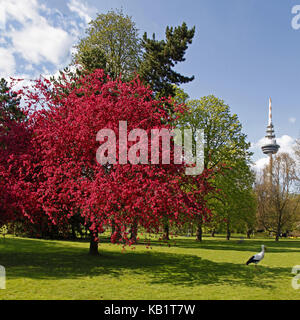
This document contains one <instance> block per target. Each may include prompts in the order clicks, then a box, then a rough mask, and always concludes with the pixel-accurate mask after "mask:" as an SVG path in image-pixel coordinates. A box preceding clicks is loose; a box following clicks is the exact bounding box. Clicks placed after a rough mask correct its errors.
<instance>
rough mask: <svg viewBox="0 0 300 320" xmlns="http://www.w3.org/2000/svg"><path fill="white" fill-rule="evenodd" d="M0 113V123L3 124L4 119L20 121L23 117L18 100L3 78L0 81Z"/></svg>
mask: <svg viewBox="0 0 300 320" xmlns="http://www.w3.org/2000/svg"><path fill="white" fill-rule="evenodd" d="M0 111H1V112H0V123H1V122H2V123H3V120H4V118H8V119H10V120H14V121H20V120H22V119H24V117H25V115H24V112H23V111H22V110H21V109H20V98H19V97H18V95H17V93H15V92H13V91H12V90H11V89H10V88H9V86H8V83H7V81H6V80H5V79H4V78H2V79H0Z"/></svg>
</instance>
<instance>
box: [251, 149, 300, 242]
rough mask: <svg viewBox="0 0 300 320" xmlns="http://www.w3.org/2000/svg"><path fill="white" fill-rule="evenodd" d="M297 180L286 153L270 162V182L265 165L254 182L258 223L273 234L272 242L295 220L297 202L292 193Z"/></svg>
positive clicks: (292, 163) (268, 169) (295, 195)
mask: <svg viewBox="0 0 300 320" xmlns="http://www.w3.org/2000/svg"><path fill="white" fill-rule="evenodd" d="M298 181H299V177H298V175H297V168H296V162H295V160H294V159H293V158H292V157H291V156H290V155H289V154H287V153H279V154H277V155H276V157H275V159H274V161H273V167H272V179H270V165H268V166H266V167H265V168H264V171H263V175H262V177H261V179H260V180H259V181H258V182H257V183H256V187H255V190H256V195H257V204H258V219H259V222H260V223H261V225H262V226H263V227H264V228H265V230H267V231H269V232H270V233H272V234H274V235H275V240H276V241H278V240H279V238H280V235H281V233H282V232H285V231H287V230H288V229H289V228H290V227H291V226H292V225H293V223H294V222H295V221H296V220H297V211H298V209H299V201H300V198H299V196H298V195H297V194H296V184H297V182H298Z"/></svg>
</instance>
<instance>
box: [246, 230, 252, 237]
mask: <svg viewBox="0 0 300 320" xmlns="http://www.w3.org/2000/svg"><path fill="white" fill-rule="evenodd" d="M252 232H253V230H252V229H248V230H247V238H248V239H250V238H251V234H252Z"/></svg>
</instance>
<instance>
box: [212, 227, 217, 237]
mask: <svg viewBox="0 0 300 320" xmlns="http://www.w3.org/2000/svg"><path fill="white" fill-rule="evenodd" d="M215 233H216V229H215V228H213V229H212V231H211V236H212V237H214V236H215Z"/></svg>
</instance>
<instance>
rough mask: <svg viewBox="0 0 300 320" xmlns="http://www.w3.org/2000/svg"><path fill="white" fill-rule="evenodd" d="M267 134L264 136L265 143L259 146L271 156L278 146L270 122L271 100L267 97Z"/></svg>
mask: <svg viewBox="0 0 300 320" xmlns="http://www.w3.org/2000/svg"><path fill="white" fill-rule="evenodd" d="M266 133H267V135H266V136H265V138H266V140H265V144H264V145H263V146H262V147H261V149H262V152H263V153H264V154H267V155H268V156H270V157H272V155H273V154H276V153H277V152H278V149H279V148H280V146H279V145H278V144H277V143H276V139H275V132H274V126H273V123H272V100H271V98H270V99H269V122H268V126H267V131H266Z"/></svg>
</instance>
